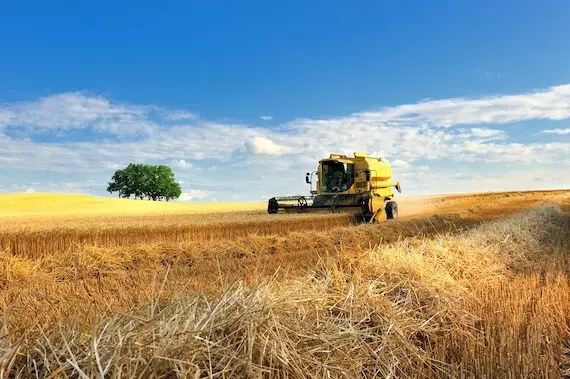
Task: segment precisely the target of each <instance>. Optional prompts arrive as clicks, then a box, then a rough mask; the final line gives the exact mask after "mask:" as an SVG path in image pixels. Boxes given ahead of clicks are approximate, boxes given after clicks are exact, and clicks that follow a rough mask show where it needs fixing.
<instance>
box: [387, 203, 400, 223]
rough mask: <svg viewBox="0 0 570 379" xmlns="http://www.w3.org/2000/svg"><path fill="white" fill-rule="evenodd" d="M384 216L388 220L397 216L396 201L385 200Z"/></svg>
mask: <svg viewBox="0 0 570 379" xmlns="http://www.w3.org/2000/svg"><path fill="white" fill-rule="evenodd" d="M386 218H387V219H388V220H393V219H396V218H398V203H396V202H395V201H393V200H390V201H388V202H386Z"/></svg>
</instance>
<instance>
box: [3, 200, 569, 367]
mask: <svg viewBox="0 0 570 379" xmlns="http://www.w3.org/2000/svg"><path fill="white" fill-rule="evenodd" d="M19 196H29V195H19ZM42 196H46V197H47V199H49V201H47V200H46V198H43V199H42ZM50 196H51V199H50ZM10 197H11V198H10ZM23 199H24V200H22V198H20V199H17V198H16V195H7V196H5V197H4V198H2V196H0V225H1V227H0V251H2V255H1V256H0V261H1V274H0V293H1V295H2V296H1V299H0V301H1V305H2V332H1V333H2V338H1V339H0V377H14V378H16V377H21V378H28V377H34V378H35V377H38V378H43V377H52V378H54V377H72V378H102V377H105V378H118V377H129V378H130V377H138V378H173V377H181V378H198V377H224V378H232V377H248V378H262V377H288V378H289V377H291V378H306V377H314V378H317V377H319V378H321V377H333V378H338V377H386V378H408V377H418V378H432V377H435V378H449V377H453V378H473V377H477V378H479V377H486V378H519V377H528V378H559V377H563V376H565V375H570V354H569V353H568V351H567V348H568V347H569V346H570V345H569V342H570V339H569V338H570V334H569V330H568V322H569V320H570V288H569V281H568V275H569V274H570V260H569V257H570V192H564V191H549V192H546V191H535V192H512V193H485V194H472V195H453V196H430V197H414V198H402V199H401V201H400V204H401V205H400V207H401V212H402V218H401V219H400V220H398V221H394V222H392V221H391V222H386V223H383V224H379V225H364V224H360V223H359V222H358V221H357V220H356V219H355V218H354V217H352V216H351V215H350V214H330V213H322V214H283V215H282V214H280V215H267V214H265V213H264V211H263V207H264V204H262V205H260V204H242V205H235V208H232V210H231V211H227V212H219V211H218V208H216V207H221V209H222V210H223V208H224V207H226V208H228V209H229V208H230V206H229V205H224V206H223V207H222V206H220V205H216V207H213V208H208V207H207V206H205V205H202V206H201V209H199V210H196V209H195V208H192V205H186V204H175V203H172V204H157V205H154V204H152V203H150V202H146V203H145V202H141V201H130V202H129V203H128V205H123V202H124V201H122V200H114V199H113V200H109V201H112V202H113V203H112V204H105V205H104V206H103V205H102V204H103V203H105V201H104V200H101V199H96V198H90V199H86V198H83V197H81V199H78V198H77V197H74V198H65V197H61V196H59V197H58V196H55V197H54V196H53V195H33V199H35V200H34V201H30V202H28V201H27V200H26V198H23ZM27 199H31V198H27ZM127 201H128V200H127ZM19 202H20V203H22V202H24V203H25V206H22V205H18V203H19ZM54 202H55V203H57V205H54ZM92 202H95V203H97V204H98V205H92ZM131 203H134V204H135V205H131ZM42 204H43V205H42ZM86 204H87V205H86ZM119 204H121V207H123V206H124V207H125V208H124V209H123V210H121V208H120V207H119ZM125 204H126V203H125ZM140 204H151V205H150V206H147V205H140ZM139 206H141V207H143V208H137V207H139ZM144 207H149V208H144ZM66 208H71V209H66ZM150 208H152V209H150ZM55 209H57V211H55Z"/></svg>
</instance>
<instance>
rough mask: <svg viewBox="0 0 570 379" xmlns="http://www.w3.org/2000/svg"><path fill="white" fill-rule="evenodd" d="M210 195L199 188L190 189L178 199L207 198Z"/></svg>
mask: <svg viewBox="0 0 570 379" xmlns="http://www.w3.org/2000/svg"><path fill="white" fill-rule="evenodd" d="M208 197H209V195H208V194H207V193H205V192H204V191H202V190H199V189H190V190H188V191H186V192H182V194H181V195H180V197H179V198H178V200H180V201H190V200H196V199H207V198H208Z"/></svg>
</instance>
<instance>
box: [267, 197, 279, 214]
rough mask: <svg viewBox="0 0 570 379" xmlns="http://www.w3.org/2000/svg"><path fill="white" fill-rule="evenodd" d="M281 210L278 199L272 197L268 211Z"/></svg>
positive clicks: (268, 204) (268, 203)
mask: <svg viewBox="0 0 570 379" xmlns="http://www.w3.org/2000/svg"><path fill="white" fill-rule="evenodd" d="M278 210H279V203H277V199H276V198H274V197H272V198H271V199H269V201H268V202H267V213H269V214H275V213H277V211H278Z"/></svg>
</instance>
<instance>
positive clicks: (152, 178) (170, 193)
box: [107, 163, 182, 201]
mask: <svg viewBox="0 0 570 379" xmlns="http://www.w3.org/2000/svg"><path fill="white" fill-rule="evenodd" d="M107 191H108V192H110V193H113V192H118V194H119V197H123V198H130V197H131V196H134V197H135V199H144V198H147V199H149V200H155V201H156V200H166V201H168V200H171V199H176V198H178V197H179V196H180V194H181V193H182V189H181V188H180V184H178V182H177V181H176V180H175V179H174V172H172V169H171V168H170V167H168V166H165V165H158V166H152V165H146V164H141V163H131V164H129V165H128V166H127V167H126V168H124V169H122V170H117V171H115V173H114V174H113V177H112V178H111V181H110V182H109V186H108V187H107Z"/></svg>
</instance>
